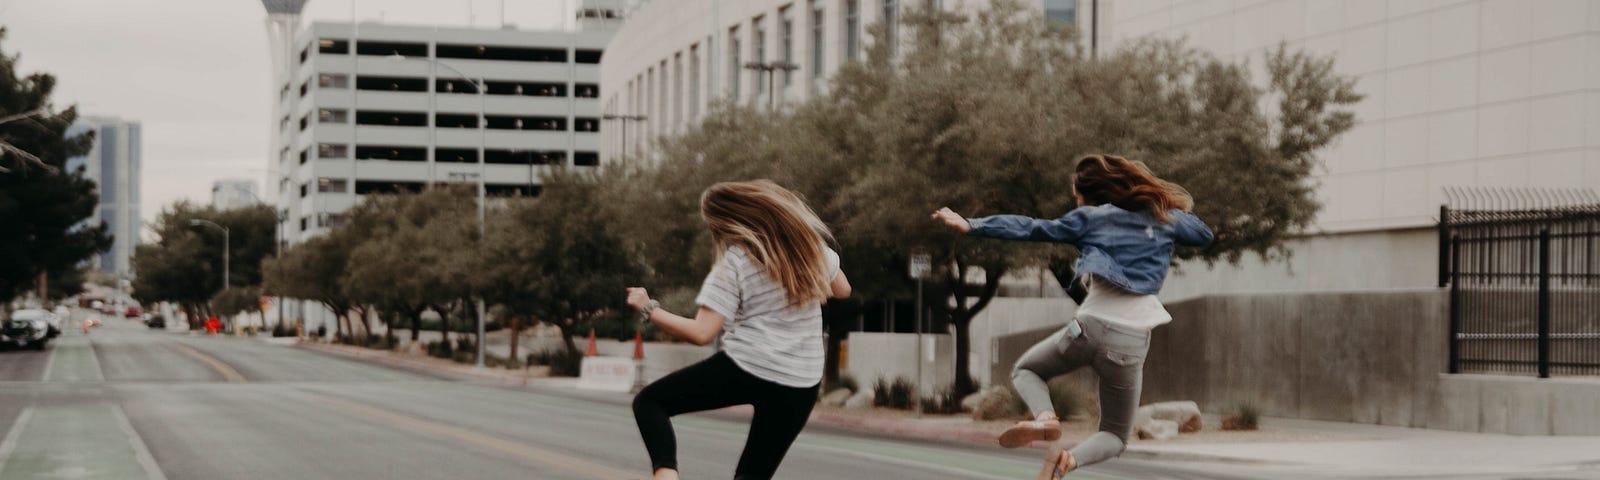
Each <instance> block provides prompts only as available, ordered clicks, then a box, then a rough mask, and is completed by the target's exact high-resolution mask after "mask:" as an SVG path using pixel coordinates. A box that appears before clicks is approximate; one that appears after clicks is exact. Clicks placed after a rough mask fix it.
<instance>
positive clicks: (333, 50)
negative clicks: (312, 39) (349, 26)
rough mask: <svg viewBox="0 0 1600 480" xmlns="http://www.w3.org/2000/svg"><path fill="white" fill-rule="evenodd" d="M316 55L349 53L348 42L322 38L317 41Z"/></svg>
mask: <svg viewBox="0 0 1600 480" xmlns="http://www.w3.org/2000/svg"><path fill="white" fill-rule="evenodd" d="M317 53H321V54H338V55H344V54H347V53H350V42H348V41H344V40H334V39H331V38H324V39H320V40H317Z"/></svg>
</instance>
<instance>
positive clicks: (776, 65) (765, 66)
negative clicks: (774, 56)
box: [744, 60, 800, 110]
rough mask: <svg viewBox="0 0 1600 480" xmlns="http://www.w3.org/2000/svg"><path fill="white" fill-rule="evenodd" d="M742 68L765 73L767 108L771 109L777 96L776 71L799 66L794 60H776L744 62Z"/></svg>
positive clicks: (774, 106)
mask: <svg viewBox="0 0 1600 480" xmlns="http://www.w3.org/2000/svg"><path fill="white" fill-rule="evenodd" d="M744 68H746V69H749V70H755V71H758V72H764V73H766V74H767V110H773V109H776V108H777V103H776V100H775V99H776V98H777V78H778V74H777V71H779V70H782V71H785V72H792V71H795V70H799V69H800V66H799V65H796V64H795V63H794V62H786V61H783V60H778V61H775V62H767V63H761V62H745V64H744Z"/></svg>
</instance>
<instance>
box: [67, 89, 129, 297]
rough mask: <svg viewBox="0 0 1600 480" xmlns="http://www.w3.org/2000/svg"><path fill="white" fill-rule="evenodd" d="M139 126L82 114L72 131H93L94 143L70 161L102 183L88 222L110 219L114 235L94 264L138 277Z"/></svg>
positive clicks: (71, 166) (71, 165) (120, 275)
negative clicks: (135, 273)
mask: <svg viewBox="0 0 1600 480" xmlns="http://www.w3.org/2000/svg"><path fill="white" fill-rule="evenodd" d="M140 128H141V127H140V125H139V122H138V121H137V120H125V119H121V118H115V117H99V116H84V117H80V118H78V121H77V123H75V124H73V125H72V127H70V128H69V129H68V131H67V134H68V135H69V136H70V135H77V134H79V133H84V132H93V133H94V145H93V146H92V147H90V149H89V152H88V153H86V154H84V155H83V156H81V157H74V158H70V159H67V169H68V170H76V169H78V168H83V169H84V176H85V177H87V178H89V179H90V180H94V182H95V184H96V185H98V186H99V195H100V203H99V206H98V207H96V208H95V212H94V216H93V217H90V218H89V223H98V222H105V225H106V228H107V229H108V231H109V233H110V234H111V239H112V241H111V248H110V249H109V250H106V251H105V252H102V253H100V254H99V255H97V256H95V258H94V259H93V260H92V262H93V265H94V268H95V269H96V270H99V271H101V272H105V273H110V274H114V275H116V276H117V277H118V278H131V277H132V276H133V248H134V247H135V246H137V245H139V230H140V229H142V228H143V222H142V221H141V220H140V217H139V195H140V194H139V190H140V188H139V187H140V184H141V180H140V177H139V175H140V168H141V164H142V163H143V158H142V153H141V152H142V148H143V147H142V146H141V138H140V137H141V134H140Z"/></svg>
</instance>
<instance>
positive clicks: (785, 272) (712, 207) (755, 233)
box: [700, 180, 832, 306]
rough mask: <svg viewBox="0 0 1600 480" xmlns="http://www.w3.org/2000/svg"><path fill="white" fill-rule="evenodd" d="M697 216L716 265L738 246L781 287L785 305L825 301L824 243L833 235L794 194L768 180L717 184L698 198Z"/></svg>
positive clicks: (826, 290) (826, 289)
mask: <svg viewBox="0 0 1600 480" xmlns="http://www.w3.org/2000/svg"><path fill="white" fill-rule="evenodd" d="M700 215H701V216H703V217H705V220H706V224H707V225H709V226H710V227H711V241H712V243H714V244H715V247H716V249H717V260H718V261H719V262H720V261H721V260H722V254H723V252H725V251H727V249H728V247H729V246H730V245H737V246H739V247H740V248H742V249H743V250H744V251H745V253H746V254H747V255H749V256H750V257H751V259H752V260H754V261H755V262H756V263H758V264H760V265H761V268H762V270H764V271H766V272H767V274H768V275H771V276H772V279H773V280H776V281H777V282H778V284H779V285H781V286H783V291H784V293H785V294H786V295H787V296H788V299H789V305H791V306H793V305H800V304H802V303H805V302H807V301H810V300H819V301H823V302H826V301H827V298H828V294H829V292H831V291H832V289H831V288H830V287H829V286H828V274H829V273H832V272H827V271H825V270H826V268H827V259H826V257H825V254H824V253H823V248H824V247H823V242H824V241H825V240H827V239H831V238H832V234H831V233H829V232H828V226H827V225H826V224H824V223H822V220H821V219H820V218H818V217H817V214H816V212H813V211H811V207H809V206H806V203H805V201H804V200H802V199H801V198H800V196H799V195H796V194H795V193H794V192H791V191H789V190H788V189H786V188H783V187H781V186H779V185H778V184H777V183H773V182H772V181H771V180H755V181H749V182H722V183H718V184H716V185H712V186H711V188H707V189H706V191H705V193H702V194H701V195H700Z"/></svg>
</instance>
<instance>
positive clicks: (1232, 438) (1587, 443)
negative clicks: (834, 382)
mask: <svg viewBox="0 0 1600 480" xmlns="http://www.w3.org/2000/svg"><path fill="white" fill-rule="evenodd" d="M274 343H278V342H274ZM298 346H299V347H301V348H310V349H313V350H317V351H323V352H328V353H333V354H337V355H342V356H347V357H353V358H361V359H365V360H371V361H378V362H384V363H389V364H391V365H395V366H400V367H404V368H408V369H413V370H419V371H424V372H429V373H434V374H439V375H444V376H452V377H456V378H462V379H469V380H476V381H487V382H493V383H499V384H503V385H508V386H516V387H529V388H537V389H544V390H558V391H569V392H571V393H572V394H575V395H578V396H581V397H585V398H589V399H592V400H595V401H603V402H610V403H617V404H627V403H628V402H629V401H630V400H631V398H632V395H631V394H629V393H614V392H595V391H586V390H578V388H577V379H575V378H563V377H543V376H538V375H530V374H528V373H527V372H525V371H506V370H500V369H485V370H477V369H474V368H472V366H471V365H463V364H458V363H454V362H449V361H446V360H440V359H432V358H417V357H406V356H402V355H398V354H393V353H390V352H387V351H379V350H368V349H364V348H359V347H349V346H339V345H329V344H321V343H307V344H299V345H298ZM750 412H751V411H750V408H749V407H748V406H742V407H732V408H727V409H723V410H721V411H719V412H717V414H719V415H728V416H735V417H738V416H748V415H750ZM1204 423H1205V428H1204V429H1203V430H1202V432H1200V433H1195V434H1184V435H1180V436H1179V437H1178V438H1177V439H1174V440H1169V441H1143V440H1135V441H1134V442H1133V443H1132V444H1130V445H1129V446H1128V450H1127V452H1125V453H1124V457H1125V458H1138V459H1150V460H1163V461H1187V462H1212V463H1229V464H1247V465H1251V466H1252V467H1253V468H1255V469H1259V470H1262V471H1263V472H1274V471H1281V472H1284V473H1285V474H1286V475H1287V474H1288V472H1293V471H1305V470H1306V469H1308V468H1311V469H1315V470H1317V471H1318V472H1321V473H1324V474H1327V475H1330V476H1333V477H1351V478H1361V477H1394V476H1416V475H1428V476H1438V475H1444V476H1450V477H1455V476H1461V477H1478V476H1493V475H1517V474H1521V475H1526V474H1577V475H1579V476H1580V477H1582V478H1600V437H1576V436H1561V437H1547V436H1513V435H1499V434H1482V433H1465V432H1450V431H1440V430H1424V429H1412V428H1400V427H1386V426H1376V425H1364V424H1352V423H1342V422H1322V421H1313V420H1298V419H1288V418H1262V419H1261V425H1262V430H1260V431H1257V432H1224V431H1221V430H1220V429H1219V427H1218V425H1219V424H1220V421H1219V419H1218V418H1216V417H1215V416H1209V415H1208V416H1207V417H1206V418H1205V422H1204ZM810 425H813V426H826V427H832V428H840V429H848V430H856V431H863V432H871V433H880V434H889V435H896V436H903V437H910V438H920V439H933V440H945V441H951V440H954V441H963V442H972V443H982V444H993V443H994V441H995V440H994V439H995V436H996V434H997V433H998V431H999V430H1002V429H1003V428H1004V424H1003V423H999V422H973V421H971V420H970V419H969V418H967V417H965V416H928V417H925V418H921V419H916V418H910V417H908V416H904V414H903V413H902V414H894V413H888V414H886V412H883V411H847V410H840V409H822V408H819V409H818V410H817V411H815V412H813V414H812V416H811V421H810ZM1093 430H1094V425H1093V420H1092V419H1091V420H1077V421H1074V422H1071V423H1070V424H1069V426H1068V431H1067V432H1066V434H1065V436H1064V438H1063V442H1066V443H1071V442H1074V441H1076V440H1078V439H1081V438H1083V436H1085V435H1087V434H1088V433H1089V432H1092V431H1093ZM1033 447H1034V448H1042V447H1044V445H1042V444H1035V445H1033Z"/></svg>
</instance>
